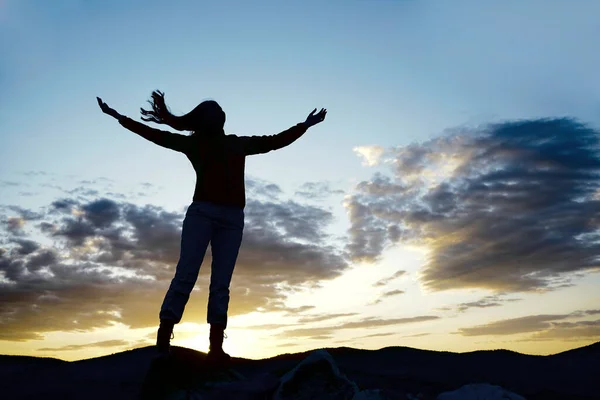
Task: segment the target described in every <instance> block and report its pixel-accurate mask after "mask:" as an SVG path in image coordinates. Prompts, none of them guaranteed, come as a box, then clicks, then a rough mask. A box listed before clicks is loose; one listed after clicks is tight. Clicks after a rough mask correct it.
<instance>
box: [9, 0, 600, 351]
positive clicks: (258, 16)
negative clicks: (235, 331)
mask: <svg viewBox="0 0 600 400" xmlns="http://www.w3.org/2000/svg"><path fill="white" fill-rule="evenodd" d="M599 13H600V4H598V2H595V1H592V0H589V1H587V0H581V1H577V2H570V1H566V0H565V1H541V0H532V1H528V2H522V1H512V0H511V1H503V2H491V1H474V0H473V1H471V0H459V1H452V2H450V1H416V0H415V1H400V0H398V1H383V0H382V1H328V2H317V1H302V2H300V1H293V2H292V1H289V2H276V1H257V2H247V1H221V2H205V1H200V2H199V1H177V2H172V3H170V4H168V3H167V2H159V1H114V0H111V1H103V2H87V1H82V0H80V1H72V0H65V1H61V2H47V1H41V0H39V1H27V0H23V1H17V0H0V54H2V56H1V57H0V140H1V146H0V181H2V182H4V183H3V185H2V186H0V203H1V204H2V205H3V206H5V207H8V206H10V205H20V206H21V207H26V208H29V209H38V208H40V207H42V208H43V207H49V205H50V204H51V203H52V202H53V201H55V200H57V199H58V198H61V197H64V196H67V194H66V192H65V190H72V189H75V188H78V187H79V188H84V189H85V190H90V189H93V190H96V191H97V193H96V194H94V195H92V196H91V197H92V198H89V199H87V200H86V201H93V198H95V197H110V195H108V194H107V192H109V191H110V192H111V193H113V194H115V193H116V194H120V195H121V196H123V197H125V198H127V199H128V201H131V202H133V203H134V204H137V205H140V206H141V205H143V204H153V205H155V206H157V207H164V208H165V209H166V210H170V211H181V210H182V209H183V208H184V207H185V206H186V205H187V204H188V203H189V201H190V200H191V195H192V191H193V179H194V173H193V170H192V169H191V167H190V166H189V164H188V161H187V160H186V159H185V158H182V157H181V156H180V155H179V154H176V153H174V152H169V151H168V150H165V149H163V148H159V147H157V146H154V145H153V144H151V143H149V142H145V141H144V140H143V139H141V138H139V137H137V136H136V135H134V134H132V133H131V132H128V131H125V130H124V129H123V128H121V127H120V126H119V125H118V124H117V123H116V122H115V121H114V120H112V119H110V117H107V116H105V115H103V114H102V113H101V112H100V110H99V108H98V106H97V104H96V100H95V97H96V96H100V97H102V98H103V100H104V101H106V102H107V103H108V104H109V105H111V106H112V107H114V108H115V109H117V110H118V111H119V112H121V113H123V114H125V115H128V116H131V117H133V118H139V108H140V107H141V106H144V105H145V104H146V103H145V101H146V100H147V99H148V98H149V95H150V93H151V91H152V90H154V89H160V90H163V91H165V92H166V100H167V104H168V105H169V106H170V107H171V109H172V111H173V112H175V113H185V112H187V111H189V110H190V109H192V108H193V107H194V106H195V105H197V104H198V103H199V102H200V101H202V100H205V99H207V98H212V99H215V100H217V101H218V102H219V103H220V104H221V106H222V107H223V108H224V110H225V111H226V113H227V123H226V131H227V132H230V133H236V134H239V135H252V134H273V133H277V132H279V131H281V130H284V129H286V128H288V127H289V126H291V125H293V124H295V123H297V122H300V121H302V120H303V119H304V118H305V117H306V115H307V114H308V113H309V112H310V111H311V110H312V109H313V108H315V107H325V108H327V109H328V115H327V120H326V121H325V122H324V123H323V124H321V125H319V126H317V127H315V128H312V129H311V130H310V131H309V132H308V133H307V134H306V135H305V136H304V137H302V138H301V139H300V140H298V141H297V142H296V143H294V144H293V145H291V146H290V147H288V148H285V149H282V150H280V151H277V152H273V153H270V154H267V155H262V156H256V157H252V158H251V159H249V160H248V161H247V175H248V177H250V178H251V179H255V180H257V181H259V180H263V181H265V182H271V183H275V184H276V185H278V186H279V187H280V188H281V189H282V191H283V193H284V195H283V197H282V198H281V202H282V204H283V203H285V201H287V199H295V200H296V201H299V200H298V197H297V196H295V195H294V193H295V191H297V190H298V189H299V188H301V187H302V185H303V184H305V183H306V182H327V183H328V184H329V185H330V188H332V189H339V190H343V191H344V192H345V193H344V195H342V194H340V193H337V194H336V193H332V194H331V195H327V196H325V198H324V199H323V200H318V201H315V200H311V199H305V200H306V202H307V203H306V204H312V205H314V206H315V207H322V208H323V209H324V210H329V211H330V212H331V213H332V215H333V219H332V221H331V222H330V224H329V225H328V226H327V227H325V228H324V229H325V230H327V231H328V232H331V233H333V234H334V235H335V236H339V237H340V241H341V242H340V243H342V242H343V241H344V240H346V239H344V237H347V236H351V235H352V232H353V230H352V229H353V227H356V224H357V223H358V222H357V221H356V220H355V219H353V218H355V217H352V216H351V215H350V216H349V214H348V213H349V212H350V213H351V209H352V207H351V206H348V204H349V203H348V201H349V200H348V196H350V197H352V196H353V195H356V193H357V192H356V190H355V185H356V184H357V183H359V182H361V181H363V182H373V181H376V178H375V175H374V173H375V172H381V173H384V174H385V173H387V174H388V175H389V174H390V169H389V166H390V165H392V166H393V165H397V163H396V164H394V161H393V159H394V157H393V156H389V155H388V156H387V161H390V164H386V162H384V161H382V162H380V163H379V164H377V165H375V166H372V167H367V166H365V165H363V162H362V161H363V160H362V159H361V157H360V156H359V154H357V152H356V151H355V150H356V148H357V147H359V146H363V147H361V148H362V149H363V150H362V154H366V153H365V152H368V151H371V152H372V151H374V150H373V149H378V148H381V149H391V148H402V147H404V146H409V145H410V144H411V143H413V144H414V143H417V144H418V143H428V141H430V140H435V138H437V137H440V135H443V134H445V133H447V132H448V130H452V129H455V130H456V129H459V130H460V129H467V128H469V129H474V130H477V129H478V127H480V126H484V125H485V124H488V123H491V122H495V123H503V122H504V121H507V120H535V119H537V118H555V117H565V116H566V117H573V118H576V119H578V120H580V121H582V122H584V123H585V124H588V126H590V127H597V126H598V124H599V123H600V78H599V77H598V71H600V55H599V52H598V51H597V46H596V42H595V38H597V37H598V36H599V35H600V25H598V24H597V18H596V16H597V15H599ZM372 146H380V147H372ZM407 149H410V147H407ZM457 151H458V150H457ZM132 154H133V156H132ZM395 154H396V155H398V154H400V153H395ZM403 154H404V153H403ZM398 157H400V156H398ZM384 158H385V157H384ZM459 158H460V157H459ZM399 159H400V158H399ZM399 159H397V160H396V161H398V160H399ZM31 171H43V172H44V173H45V174H44V175H31V174H26V173H28V172H31ZM409 172H410V171H409ZM100 177H102V178H105V179H106V181H105V183H102V182H99V181H97V179H98V178H100ZM91 181H94V182H95V183H93V184H92V183H82V182H91ZM106 182H110V183H106ZM12 183H14V184H12ZM143 183H150V184H151V185H150V186H148V185H147V186H144V185H143ZM49 185H54V186H56V187H60V188H61V189H56V188H54V189H53V188H52V187H49ZM84 189H81V192H83V191H84ZM140 191H145V193H144V194H143V195H140V196H136V195H135V194H134V193H138V192H140ZM371 195H372V193H371ZM94 196H95V197H94ZM344 196H346V198H345V199H346V200H344ZM249 197H252V195H251V194H249ZM379 200H381V199H379ZM379 200H378V199H369V200H368V201H367V203H368V204H370V206H369V207H374V205H375V204H379V203H380V202H379ZM82 201H83V200H82ZM302 201H304V200H302ZM344 201H345V202H344ZM357 201H358V200H357ZM367 203H365V204H367ZM344 204H346V205H344ZM372 209H374V208H372ZM7 210H8V209H6V208H5V211H4V212H3V214H2V215H4V216H5V217H6V218H9V217H10V216H11V211H7ZM307 210H308V209H307ZM307 212H308V211H307ZM311 215H312V214H311ZM34 235H38V236H35V237H38V238H39V237H40V236H39V233H37V234H34ZM4 240H5V241H4V244H5V245H7V246H8V245H9V244H7V243H9V242H10V235H9V234H8V233H7V234H6V235H5V239H4ZM40 240H41V239H40ZM332 243H333V242H332ZM404 245H407V244H406V243H404ZM397 246H400V247H401V246H402V244H397ZM342 247H343V245H342ZM396 249H397V247H396ZM406 251H407V252H410V251H412V250H406ZM419 251H420V250H419ZM392 253H393V251H392ZM392 253H390V254H392ZM393 254H396V253H393ZM407 254H408V253H401V254H400V255H399V256H398V255H397V254H396V257H399V258H396V259H394V258H393V257H392V255H387V256H385V257H384V259H382V260H380V259H377V260H369V262H373V263H374V264H373V265H374V266H373V265H371V266H369V267H365V268H377V266H378V265H379V266H380V269H379V270H378V269H375V270H372V269H369V272H368V273H365V272H352V273H350V272H344V273H341V275H340V276H341V277H342V278H343V279H348V280H349V281H350V282H354V283H355V284H357V285H360V282H361V279H364V278H365V276H369V277H376V276H379V275H381V277H384V276H385V275H389V274H391V273H393V272H394V268H395V267H400V268H402V265H403V263H408V264H411V265H413V264H414V265H413V266H412V267H410V268H408V269H409V270H410V271H412V272H411V275H410V276H411V278H410V282H411V284H410V285H412V286H410V287H411V288H413V289H414V290H415V291H418V290H420V289H418V288H419V287H420V286H419V285H421V284H422V283H423V282H422V281H420V280H419V279H420V278H419V274H418V271H419V268H420V265H421V264H422V263H423V262H424V261H421V264H419V262H417V260H418V259H419V257H420V256H415V255H414V254H413V255H412V256H407ZM411 254H412V253H411ZM418 254H421V253H418ZM402 257H408V258H404V259H403V258H402ZM359 259H360V257H358V258H355V263H351V265H350V266H349V267H348V268H349V270H348V271H355V270H354V269H353V268H358V265H359V264H360V263H361V262H364V261H365V260H359ZM378 263H379V264H378ZM394 266H395V267H394ZM411 268H412V269H411ZM361 271H365V270H361ZM374 271H379V272H374ZM363 273H364V275H362V274H363ZM412 273H414V276H413V275H412ZM349 274H350V275H349ZM351 274H355V275H356V277H355V278H351V277H350V276H351ZM352 276H354V275H352ZM406 276H408V275H406ZM594 276H595V275H594ZM344 277H345V278H344ZM165 279H166V278H165ZM311 279H312V278H311ZM590 279H592V278H590ZM327 282H328V281H327V280H324V281H323V282H322V285H324V287H325V288H327V284H326V283H327ZM585 282H587V284H588V285H591V283H590V282H595V281H591V280H589V281H585ZM463 283H464V282H463ZM488 283H489V282H488ZM486 284H487V283H486ZM407 285H408V283H407ZM582 285H584V284H583V283H582ZM484 286H485V285H484ZM492 286H493V285H492ZM592 287H594V286H593V285H592ZM453 288H454V289H456V286H453ZM470 289H472V287H470ZM480 289H481V288H480ZM487 289H489V288H487ZM504 289H507V288H504ZM513 289H514V288H513ZM161 290H162V289H161ZM324 290H325V289H324ZM336 290H337V289H336ZM340 290H341V289H340ZM397 290H400V289H397ZM402 290H408V289H402ZM482 290H483V289H482ZM515 290H516V289H515ZM558 292H560V291H558ZM558 292H557V291H554V292H553V294H549V295H548V296H558V297H557V299H560V298H562V297H560V295H558V294H556V293H558ZM157 293H160V290H157ZM325 293H326V292H325ZM336 293H337V292H336ZM407 293H408V292H407ZM419 293H420V292H419ZM321 295H324V294H321ZM444 296H446V297H443V298H441V299H440V300H439V301H438V300H436V301H432V302H431V304H435V305H432V306H431V310H434V309H436V308H440V307H444V305H447V303H448V302H451V299H452V295H450V294H448V295H444ZM456 296H459V294H456ZM473 296H475V297H476V296H478V295H473ZM290 299H291V297H290ZM290 301H291V300H290ZM298 301H300V302H301V301H302V300H298ZM369 301H370V300H365V301H364V302H365V303H368V302H369ZM424 301H425V300H424ZM465 301H466V300H465ZM425 302H427V303H428V304H429V303H430V301H429V300H427V301H425ZM534 303H535V301H533V302H532V303H531V304H534ZM584 303H585V302H584V301H583V300H582V304H581V307H585V304H584ZM515 304H520V303H515ZM528 304H529V303H528ZM586 304H587V303H586ZM379 306H380V307H383V306H384V305H381V304H380V305H379ZM509 306H510V304H507V305H505V306H504V305H503V306H502V307H499V309H501V308H506V307H508V308H510V307H509ZM386 307H387V308H385V310H384V309H381V311H380V312H381V313H383V314H382V315H389V313H392V312H393V311H392V310H394V309H395V308H394V306H393V305H388V306H386ZM574 307H578V306H574ZM508 308H507V309H508ZM517 308H518V307H517ZM521 309H522V308H521ZM511 310H513V311H514V309H511ZM422 311H423V312H426V311H427V310H422ZM513 311H507V312H506V313H504V314H499V315H498V318H501V317H502V318H508V317H510V316H511V315H512V314H511V312H513ZM331 312H332V313H334V312H335V310H332V311H331ZM536 312H537V311H536V310H535V309H531V310H530V314H536ZM374 315H375V314H374ZM265 318H266V317H265ZM267 319H268V318H267ZM469 321H470V322H471V323H474V324H476V323H477V322H478V320H477V319H476V318H473V319H472V320H469ZM479 322H481V321H479ZM465 323H466V322H465ZM481 323H483V322H481ZM444 326H446V325H444ZM448 327H455V326H454V325H452V324H450V325H448ZM440 329H441V330H440V332H442V331H443V329H442V328H440ZM448 329H451V328H448ZM48 332H53V331H48ZM131 332H132V333H131V335H132V337H134V336H135V335H136V334H135V332H134V331H131ZM49 335H50V336H51V337H54V339H52V340H54V341H55V342H52V340H51V342H50V343H51V344H50V345H48V346H50V347H52V346H58V345H56V344H55V345H52V343H65V340H66V339H64V337H63V338H62V339H61V336H60V334H59V333H54V334H49ZM52 335H55V336H52ZM56 335H58V336H56ZM99 335H100V334H99ZM102 335H108V334H107V333H102ZM102 337H103V338H105V339H106V340H107V341H108V340H112V339H113V337H112V336H110V335H108V336H102ZM257 337H258V336H257ZM449 337H450V336H449ZM596 338H597V337H596ZM425 339H427V338H426V337H425V338H424V339H423V340H424V341H423V342H415V343H414V344H415V345H424V343H425ZM466 339H469V338H466ZM466 339H465V340H466ZM47 340H50V339H47ZM86 340H87V339H86ZM256 340H257V341H259V342H260V340H259V339H256ZM357 340H358V339H357ZM390 340H392V339H391V338H390ZM582 340H584V339H582ZM585 340H591V339H590V337H589V336H587V337H586V338H585ZM0 343H2V341H0ZM282 343H283V342H282ZM354 343H355V345H357V346H367V347H368V346H371V345H374V344H373V343H372V342H369V343H370V344H369V343H366V342H364V341H360V340H359V341H358V342H354ZM440 343H442V342H440ZM444 343H446V344H448V343H451V344H452V343H453V344H452V345H453V346H457V347H456V348H463V347H465V346H467V345H466V344H462V345H459V344H457V342H452V340H450V341H446V342H444ZM465 343H466V342H465ZM189 345H190V346H191V345H192V344H189ZM22 346H23V347H19V348H18V351H21V352H22V353H25V352H31V353H34V352H33V350H31V351H30V350H29V349H33V348H34V347H35V346H33V345H31V344H27V343H24V344H22ZM27 346H29V347H27ZM48 346H46V347H48ZM448 346H450V344H448ZM460 346H463V347H460ZM548 346H549V347H548V348H544V349H542V348H541V347H540V348H539V349H537V350H535V351H549V350H548V349H550V348H553V347H552V346H550V345H548ZM90 351H91V350H90ZM267 353H268V352H265V353H264V354H267ZM73 354H75V355H73V356H71V355H69V356H67V355H65V357H77V355H79V356H84V355H90V354H95V353H93V352H92V353H81V352H79V353H73Z"/></svg>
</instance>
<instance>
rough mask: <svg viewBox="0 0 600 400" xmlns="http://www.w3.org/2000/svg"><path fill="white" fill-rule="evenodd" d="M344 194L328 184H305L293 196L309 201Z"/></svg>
mask: <svg viewBox="0 0 600 400" xmlns="http://www.w3.org/2000/svg"><path fill="white" fill-rule="evenodd" d="M336 194H344V191H343V190H340V189H334V188H333V186H332V184H331V183H329V182H306V183H303V184H302V185H301V186H300V188H299V189H298V190H297V191H296V193H295V195H296V196H300V197H304V198H306V199H309V200H324V199H326V198H327V197H329V196H331V195H336Z"/></svg>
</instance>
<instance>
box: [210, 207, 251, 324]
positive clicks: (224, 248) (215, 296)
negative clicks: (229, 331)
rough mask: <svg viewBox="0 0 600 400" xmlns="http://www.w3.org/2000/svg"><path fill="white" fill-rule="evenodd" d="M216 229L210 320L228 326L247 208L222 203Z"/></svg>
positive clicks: (211, 276)
mask: <svg viewBox="0 0 600 400" xmlns="http://www.w3.org/2000/svg"><path fill="white" fill-rule="evenodd" d="M213 229H214V230H213V236H212V241H211V250H212V258H213V260H212V265H211V274H210V290H209V297H208V314H207V320H208V323H209V324H211V326H212V325H215V326H219V327H220V328H222V329H223V330H224V329H225V328H226V327H227V310H228V307H229V284H230V283H231V276H232V275H233V270H234V267H235V263H236V260H237V257H238V252H239V249H240V245H241V244H242V235H243V230H244V211H243V210H242V209H236V208H232V207H220V212H219V213H218V217H217V218H216V219H215V220H214V225H213Z"/></svg>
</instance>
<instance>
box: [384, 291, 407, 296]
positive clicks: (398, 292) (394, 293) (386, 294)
mask: <svg viewBox="0 0 600 400" xmlns="http://www.w3.org/2000/svg"><path fill="white" fill-rule="evenodd" d="M403 293H404V290H390V291H388V292H383V293H382V294H381V296H382V297H392V296H397V295H399V294H403Z"/></svg>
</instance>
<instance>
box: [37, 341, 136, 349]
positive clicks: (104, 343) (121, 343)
mask: <svg viewBox="0 0 600 400" xmlns="http://www.w3.org/2000/svg"><path fill="white" fill-rule="evenodd" d="M127 345H129V342H127V341H126V340H104V341H102V342H94V343H84V344H69V345H67V346H62V347H43V348H41V349H38V351H74V350H82V349H89V348H94V347H121V346H127Z"/></svg>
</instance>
